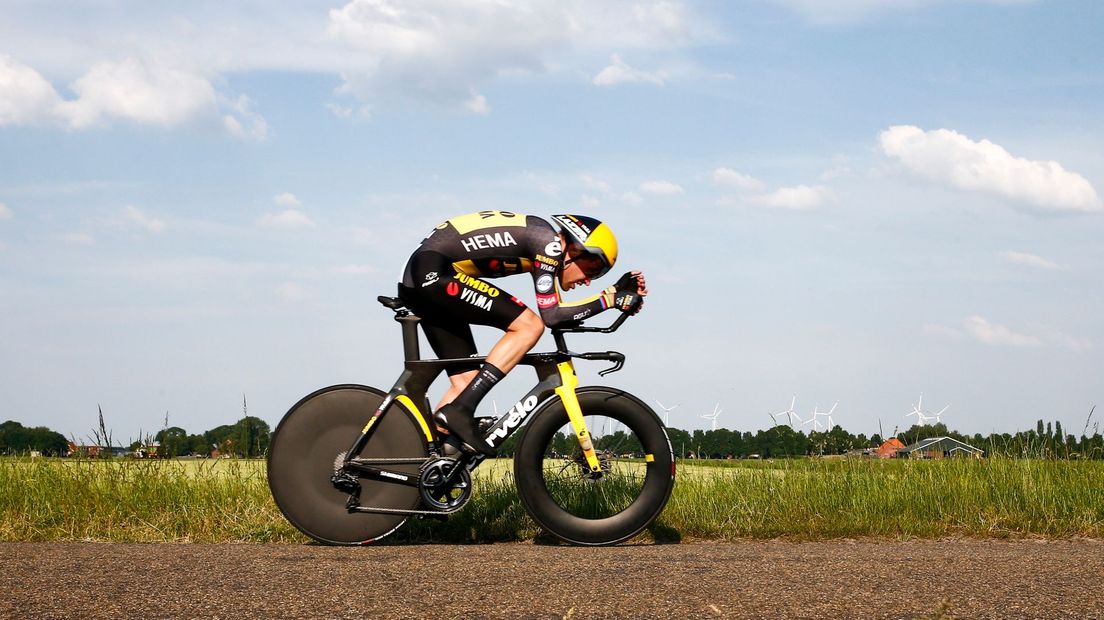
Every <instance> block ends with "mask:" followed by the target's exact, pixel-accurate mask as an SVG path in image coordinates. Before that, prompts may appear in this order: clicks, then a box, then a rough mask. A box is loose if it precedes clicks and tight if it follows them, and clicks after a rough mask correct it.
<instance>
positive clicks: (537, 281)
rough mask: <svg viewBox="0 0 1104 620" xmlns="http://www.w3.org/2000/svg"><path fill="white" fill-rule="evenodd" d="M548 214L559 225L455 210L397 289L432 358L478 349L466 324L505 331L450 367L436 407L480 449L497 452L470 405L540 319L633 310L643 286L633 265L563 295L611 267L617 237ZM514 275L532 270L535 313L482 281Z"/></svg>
mask: <svg viewBox="0 0 1104 620" xmlns="http://www.w3.org/2000/svg"><path fill="white" fill-rule="evenodd" d="M551 219H552V221H553V222H555V223H556V224H557V225H558V226H559V229H560V230H559V231H557V230H556V229H555V228H553V227H552V225H551V224H550V223H549V222H547V221H545V220H544V219H541V218H539V217H536V216H533V215H524V214H520V213H511V212H509V211H480V212H478V213H469V214H467V215H461V216H459V217H454V218H452V219H450V220H448V221H447V222H444V223H443V224H440V225H439V226H437V228H436V229H434V230H433V231H432V232H431V233H430V234H429V236H428V237H426V238H425V239H424V240H422V244H421V245H420V246H419V247H418V249H417V250H415V252H414V254H413V255H411V257H410V259H409V260H408V261H407V263H406V267H405V269H404V270H403V275H402V281H401V282H400V283H399V297H400V298H401V299H402V300H403V302H404V303H405V304H406V305H407V307H409V308H410V309H412V310H413V311H414V312H415V313H416V314H418V316H420V317H422V329H423V331H424V332H425V334H426V338H427V339H428V340H429V344H430V346H432V347H433V351H434V353H436V354H437V356H438V357H439V358H442V359H445V358H448V359H453V358H462V357H470V356H473V355H475V354H476V349H475V340H474V338H473V337H472V331H471V325H473V324H476V325H489V326H491V327H497V328H498V329H501V330H503V331H504V332H505V334H503V336H502V338H501V339H500V340H499V341H498V342H497V343H496V344H495V345H494V347H493V348H492V349H491V351H490V353H488V354H487V361H486V363H484V364H483V366H482V367H481V368H480V369H479V370H469V371H449V387H448V389H447V390H446V392H445V395H444V396H443V397H442V398H441V401H440V402H439V403H438V404H437V413H436V414H434V420H435V421H436V422H437V425H438V428H439V429H441V430H442V431H444V432H448V433H449V434H452V435H455V436H456V437H457V438H459V439H460V440H461V441H462V442H463V443H465V444H467V446H468V447H469V448H471V449H472V450H473V451H475V452H479V453H481V454H484V455H487V456H491V455H493V454H494V453H495V450H494V448H493V447H491V445H490V444H488V443H487V442H486V440H485V439H484V438H483V436H482V434H481V433H480V432H479V429H478V423H477V422H476V421H475V408H476V406H477V405H478V404H479V402H480V401H481V400H482V399H483V397H484V396H485V395H486V394H487V392H488V391H489V390H490V389H491V388H492V387H493V386H494V385H495V384H496V383H498V382H499V381H500V380H501V379H502V378H503V377H504V376H506V373H508V372H510V370H512V369H513V368H514V366H516V365H517V363H518V362H519V361H520V360H521V358H522V356H524V355H525V354H526V353H528V352H529V350H530V349H532V348H533V346H534V345H536V343H537V341H538V340H539V339H540V337H541V334H542V333H543V332H544V327H545V326H546V325H548V326H556V325H560V324H563V323H569V322H573V321H580V320H582V319H585V318H587V317H590V316H593V315H595V314H597V313H599V312H602V311H603V310H607V309H609V308H617V309H618V310H621V311H622V312H633V313H634V314H635V313H636V312H638V311H639V309H640V307H641V305H642V304H643V298H644V296H645V295H647V294H648V289H647V287H646V285H645V282H644V275H643V274H642V273H641V272H639V271H630V272H627V273H625V275H623V276H621V278H620V279H619V280H617V282H616V283H615V284H614V285H613V286H610V287H608V288H606V289H604V290H603V291H601V292H600V293H598V294H597V295H593V296H591V297H588V298H586V299H583V300H581V301H577V302H573V303H566V302H564V301H563V300H562V299H561V298H560V290H561V289H562V290H564V291H570V290H571V289H573V288H575V287H576V286H577V285H580V284H582V285H584V286H588V285H590V283H591V280H594V279H597V278H599V277H601V276H602V275H605V273H606V272H608V271H609V270H610V269H611V268H612V267H613V264H614V262H616V261H617V239H616V238H615V237H614V236H613V232H612V231H611V230H610V228H609V226H607V225H606V224H604V223H603V222H601V221H599V220H596V219H594V218H592V217H587V216H583V215H553V216H552V218H551ZM518 273H530V274H532V278H533V286H534V287H535V288H536V296H537V308H538V309H539V310H540V316H537V314H536V313H535V312H533V311H532V310H530V309H529V308H528V307H527V306H526V305H525V303H524V302H522V301H521V300H519V299H518V298H517V297H514V296H512V295H510V294H509V293H507V292H505V291H503V290H502V289H499V288H498V287H496V286H494V285H492V284H490V283H488V282H487V281H486V280H484V278H501V277H504V276H509V275H514V274H518ZM557 284H558V286H557ZM637 302H639V304H638V303H637Z"/></svg>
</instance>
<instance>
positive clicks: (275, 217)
mask: <svg viewBox="0 0 1104 620" xmlns="http://www.w3.org/2000/svg"><path fill="white" fill-rule="evenodd" d="M257 224H259V225H260V226H263V227H265V228H280V229H283V230H296V229H301V228H311V227H313V226H314V222H313V221H311V219H310V218H309V217H307V215H306V214H305V213H303V212H302V211H299V210H298V209H284V210H283V211H281V212H279V213H265V214H264V216H262V217H261V219H259V220H257Z"/></svg>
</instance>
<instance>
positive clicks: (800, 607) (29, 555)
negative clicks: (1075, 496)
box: [0, 540, 1104, 620]
mask: <svg viewBox="0 0 1104 620" xmlns="http://www.w3.org/2000/svg"><path fill="white" fill-rule="evenodd" d="M0 617H2V618H82V619H85V618H145V619H149V618H226V619H231V618H232V619H235V620H237V619H243V618H1104V541H1091V540H1072V541H1049V542H1042V541H1014V542H1006V541H978V540H943V541H913V542H885V541H832V542H815V543H789V542H777V541H750V542H733V543H697V544H679V545H635V546H621V547H614V548H605V549H583V548H575V547H561V546H548V545H534V544H495V545H472V546H456V545H411V546H398V545H393V546H380V547H368V548H332V547H320V546H313V545H302V546H299V545H244V544H243V545H232V544H221V545H200V544H97V543H3V544H0Z"/></svg>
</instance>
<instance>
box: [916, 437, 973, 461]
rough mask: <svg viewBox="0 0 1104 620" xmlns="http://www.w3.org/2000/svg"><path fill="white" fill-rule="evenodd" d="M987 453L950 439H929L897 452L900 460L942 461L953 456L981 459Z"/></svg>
mask: <svg viewBox="0 0 1104 620" xmlns="http://www.w3.org/2000/svg"><path fill="white" fill-rule="evenodd" d="M984 455H985V451H984V450H982V449H981V448H975V447H973V446H971V445H970V444H967V443H963V442H961V441H959V440H957V439H951V438H950V437H929V438H927V439H922V440H920V441H918V442H916V443H914V444H912V445H910V446H906V447H904V448H902V449H900V450H898V451H897V456H898V457H900V458H920V459H942V458H947V457H952V456H972V457H974V458H981V457H982V456H984Z"/></svg>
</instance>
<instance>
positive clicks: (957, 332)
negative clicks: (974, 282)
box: [924, 315, 1092, 351]
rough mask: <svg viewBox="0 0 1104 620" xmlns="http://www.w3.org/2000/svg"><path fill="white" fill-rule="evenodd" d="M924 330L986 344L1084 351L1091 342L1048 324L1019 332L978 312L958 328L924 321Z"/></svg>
mask: <svg viewBox="0 0 1104 620" xmlns="http://www.w3.org/2000/svg"><path fill="white" fill-rule="evenodd" d="M924 333H925V334H927V335H929V336H937V337H940V338H950V339H962V338H970V339H973V340H976V341H977V342H980V343H983V344H987V345H990V346H1007V347H1020V348H1035V347H1051V348H1060V349H1069V350H1071V351H1086V350H1088V349H1091V348H1092V343H1091V342H1089V341H1088V340H1085V339H1083V338H1074V337H1073V336H1069V335H1067V334H1065V333H1063V332H1062V331H1060V330H1058V329H1056V328H1055V327H1052V326H1050V325H1038V324H1036V325H1031V326H1030V327H1029V329H1028V331H1027V333H1019V332H1016V331H1013V330H1012V329H1011V328H1009V327H1006V326H1004V325H998V324H996V323H992V322H990V321H989V320H988V319H986V318H985V317H982V316H978V315H974V316H971V317H967V318H966V319H965V320H963V321H962V328H961V329H959V328H955V327H948V326H946V325H934V324H927V325H924Z"/></svg>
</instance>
